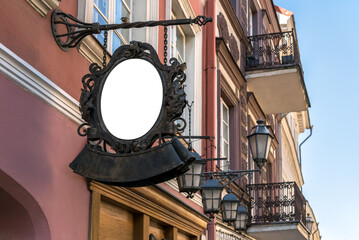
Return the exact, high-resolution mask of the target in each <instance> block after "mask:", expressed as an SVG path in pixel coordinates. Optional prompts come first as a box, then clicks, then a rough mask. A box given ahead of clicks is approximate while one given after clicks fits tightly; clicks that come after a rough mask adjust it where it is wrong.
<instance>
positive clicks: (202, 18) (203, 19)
mask: <svg viewBox="0 0 359 240" xmlns="http://www.w3.org/2000/svg"><path fill="white" fill-rule="evenodd" d="M208 22H213V18H211V17H209V18H207V17H206V16H198V17H196V18H195V19H193V23H195V24H197V25H198V26H204V25H206V24H207V23H208Z"/></svg>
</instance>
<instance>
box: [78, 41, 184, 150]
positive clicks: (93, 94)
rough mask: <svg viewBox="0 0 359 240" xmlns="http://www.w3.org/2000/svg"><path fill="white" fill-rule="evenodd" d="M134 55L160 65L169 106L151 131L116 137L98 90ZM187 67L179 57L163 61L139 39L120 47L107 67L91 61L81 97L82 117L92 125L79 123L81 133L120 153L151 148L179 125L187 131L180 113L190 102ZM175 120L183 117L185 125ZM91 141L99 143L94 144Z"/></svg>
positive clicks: (97, 144)
mask: <svg viewBox="0 0 359 240" xmlns="http://www.w3.org/2000/svg"><path fill="white" fill-rule="evenodd" d="M131 58H141V59H144V60H147V61H149V62H150V63H152V64H153V65H154V66H155V67H156V68H157V70H158V72H159V73H160V75H161V79H162V81H163V82H164V84H163V86H164V100H163V101H164V106H165V107H164V108H162V110H161V113H160V116H159V119H158V120H157V122H156V123H155V125H154V127H153V128H152V129H151V130H150V131H149V132H148V133H146V134H145V135H144V136H142V137H140V138H138V139H134V140H122V139H118V138H114V137H113V136H112V135H111V134H110V133H109V132H108V130H107V129H106V127H104V124H103V120H102V118H101V117H100V114H99V112H98V111H99V108H100V107H99V95H98V92H99V90H100V89H101V88H102V86H103V84H104V82H105V81H106V78H107V76H108V73H109V72H110V71H111V70H112V69H113V68H114V67H115V66H116V65H117V64H118V63H120V62H122V61H124V60H127V59H131ZM185 69H186V65H185V64H181V63H179V62H178V61H177V59H175V58H172V59H170V65H164V64H162V63H161V62H160V60H159V58H158V55H157V53H156V51H155V50H154V49H153V47H152V46H151V45H149V44H147V43H141V42H136V41H133V42H131V43H130V45H123V46H121V47H120V48H118V49H117V50H116V51H115V52H114V54H113V56H112V58H111V60H110V62H109V63H108V65H107V66H106V67H104V68H103V69H102V68H101V67H100V66H99V65H98V64H96V63H93V64H91V65H90V68H89V70H90V74H87V75H85V76H84V77H83V79H82V84H83V88H82V93H81V97H80V111H81V114H82V118H83V119H84V120H85V122H86V125H88V126H90V127H89V128H87V129H86V131H85V130H83V127H84V125H81V126H79V130H78V132H79V134H80V136H85V134H86V135H87V137H88V140H89V141H96V142H97V143H96V144H95V145H96V146H99V145H100V144H101V143H103V144H104V146H103V148H102V150H103V151H104V152H106V151H107V149H106V147H110V148H111V149H112V150H114V151H115V152H116V153H130V152H138V151H141V150H145V149H148V148H150V147H151V146H152V145H153V143H154V142H155V141H156V140H157V139H160V140H163V138H164V137H173V136H174V135H175V134H176V128H177V130H179V131H183V129H184V128H185V126H186V123H185V120H184V119H181V118H180V116H181V115H182V112H183V109H184V108H185V106H186V94H185V91H184V82H185V80H186V75H185V74H184V70H185ZM175 120H181V121H182V122H183V123H182V126H177V124H178V123H174V121H175ZM80 129H82V131H81V130H80ZM91 145H92V146H95V145H94V144H91ZM105 146H106V147H105Z"/></svg>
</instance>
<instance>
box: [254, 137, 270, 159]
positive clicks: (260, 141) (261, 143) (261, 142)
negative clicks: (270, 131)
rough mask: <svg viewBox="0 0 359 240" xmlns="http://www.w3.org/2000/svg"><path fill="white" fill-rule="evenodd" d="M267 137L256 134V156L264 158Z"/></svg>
mask: <svg viewBox="0 0 359 240" xmlns="http://www.w3.org/2000/svg"><path fill="white" fill-rule="evenodd" d="M267 138H269V136H268V135H263V134H258V135H257V149H258V156H257V157H258V158H259V159H265V156H266V155H265V151H266V149H267V143H268V142H267Z"/></svg>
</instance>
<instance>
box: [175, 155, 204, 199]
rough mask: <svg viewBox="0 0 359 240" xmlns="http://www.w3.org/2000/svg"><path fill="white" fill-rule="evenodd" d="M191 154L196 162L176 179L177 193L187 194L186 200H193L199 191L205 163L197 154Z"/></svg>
mask: <svg viewBox="0 0 359 240" xmlns="http://www.w3.org/2000/svg"><path fill="white" fill-rule="evenodd" d="M192 154H193V156H194V157H195V159H196V160H195V161H194V162H193V163H192V164H191V165H190V166H189V170H188V171H187V172H185V173H184V174H183V175H181V176H179V177H177V183H178V188H179V191H180V192H185V193H187V198H193V196H194V194H195V193H196V192H197V191H198V190H200V189H201V185H202V184H201V183H202V179H203V177H202V172H203V167H204V164H205V163H206V161H203V160H202V158H201V156H200V155H199V154H198V153H196V152H193V153H192Z"/></svg>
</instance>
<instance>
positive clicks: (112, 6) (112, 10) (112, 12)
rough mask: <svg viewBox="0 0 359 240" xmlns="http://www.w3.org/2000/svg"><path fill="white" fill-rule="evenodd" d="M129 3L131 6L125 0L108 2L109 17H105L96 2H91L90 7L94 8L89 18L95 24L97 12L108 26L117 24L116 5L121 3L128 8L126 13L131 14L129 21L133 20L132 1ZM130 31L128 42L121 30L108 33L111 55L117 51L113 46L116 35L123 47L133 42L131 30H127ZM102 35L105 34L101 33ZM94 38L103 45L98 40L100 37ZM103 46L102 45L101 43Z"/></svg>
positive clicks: (91, 0) (92, 0) (108, 47)
mask: <svg viewBox="0 0 359 240" xmlns="http://www.w3.org/2000/svg"><path fill="white" fill-rule="evenodd" d="M128 1H129V3H130V4H129V5H130V6H128V4H127V3H126V1H125V0H108V17H106V16H105V14H104V13H103V12H102V11H101V10H100V8H99V7H98V6H97V5H96V3H95V1H94V0H90V3H89V6H90V7H91V8H92V11H91V14H90V15H91V16H89V18H91V22H93V19H94V14H95V10H94V9H96V11H97V12H98V13H99V14H100V16H101V17H102V18H103V19H104V20H105V22H106V23H107V24H112V23H116V4H117V3H118V2H121V4H122V6H124V7H125V8H126V11H128V12H129V15H130V17H129V20H130V21H131V20H132V17H133V11H132V0H128ZM127 30H128V31H129V33H128V36H129V37H128V38H129V39H128V40H127V39H125V37H124V35H123V34H122V33H121V31H120V30H119V29H116V30H113V31H108V40H107V49H106V50H107V51H108V52H110V53H111V54H112V53H113V52H114V51H115V50H116V49H113V45H114V34H116V36H117V37H118V38H119V39H120V41H121V45H122V44H128V43H129V42H130V41H131V37H132V34H131V33H132V31H131V29H127ZM101 34H103V33H102V32H101ZM94 37H95V38H96V39H97V40H98V41H99V42H100V43H101V41H100V40H99V39H98V37H97V36H96V35H94ZM101 45H102V43H101Z"/></svg>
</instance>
